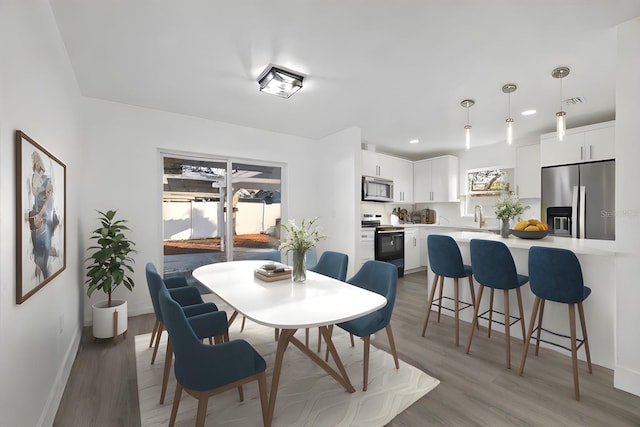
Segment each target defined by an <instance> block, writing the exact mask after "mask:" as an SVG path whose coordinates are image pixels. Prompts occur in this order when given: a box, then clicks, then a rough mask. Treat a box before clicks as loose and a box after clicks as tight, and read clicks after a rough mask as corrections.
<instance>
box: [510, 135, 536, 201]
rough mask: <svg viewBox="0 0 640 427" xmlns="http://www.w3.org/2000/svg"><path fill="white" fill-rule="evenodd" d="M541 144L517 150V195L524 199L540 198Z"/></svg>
mask: <svg viewBox="0 0 640 427" xmlns="http://www.w3.org/2000/svg"><path fill="white" fill-rule="evenodd" d="M540 180H541V174H540V144H534V145H525V146H523V147H518V148H517V149H516V194H517V195H518V197H520V198H522V199H527V198H540V197H541V196H540V194H541V192H540Z"/></svg>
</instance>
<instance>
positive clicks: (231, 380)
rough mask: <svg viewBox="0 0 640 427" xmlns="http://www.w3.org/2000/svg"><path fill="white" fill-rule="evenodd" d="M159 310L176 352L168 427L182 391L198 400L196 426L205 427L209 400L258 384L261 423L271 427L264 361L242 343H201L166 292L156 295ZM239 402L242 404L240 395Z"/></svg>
mask: <svg viewBox="0 0 640 427" xmlns="http://www.w3.org/2000/svg"><path fill="white" fill-rule="evenodd" d="M159 303H160V309H161V311H162V313H163V315H164V323H165V326H166V328H167V331H168V332H169V337H170V338H171V342H172V343H173V351H174V352H175V356H176V357H175V359H176V360H175V366H174V372H175V376H176V380H177V384H176V391H175V396H174V398H173V407H172V409H171V418H170V420H169V426H174V425H175V422H176V416H177V414H178V407H179V406H180V398H181V396H182V391H183V390H184V391H186V392H187V393H188V394H190V395H191V396H193V397H194V398H196V399H197V400H198V410H197V416H196V426H204V421H205V418H206V414H207V404H208V401H209V397H211V396H214V395H216V394H219V393H222V392H224V391H227V390H231V389H233V388H238V389H239V390H241V387H242V385H243V384H246V383H249V382H251V381H256V380H257V381H258V389H259V391H260V403H261V406H262V420H263V424H264V425H265V426H269V425H271V421H270V420H269V417H268V410H267V406H268V402H267V382H266V378H265V370H266V368H267V364H266V362H265V360H264V359H263V358H262V357H261V356H260V355H259V354H258V353H257V352H256V351H255V350H254V349H253V347H252V346H251V345H250V344H249V343H248V342H246V341H245V340H233V341H229V342H224V343H221V344H217V345H206V344H203V343H202V342H200V340H199V338H198V336H197V334H196V333H195V331H194V329H193V328H192V327H191V326H190V324H189V322H188V320H187V317H186V316H185V314H184V311H183V310H182V309H181V308H180V305H179V304H178V303H177V302H176V301H174V300H173V299H172V298H171V296H170V295H169V292H168V291H167V290H166V289H162V290H161V292H160V294H159ZM240 400H241V401H242V400H243V396H242V393H240Z"/></svg>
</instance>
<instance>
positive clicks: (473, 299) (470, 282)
mask: <svg viewBox="0 0 640 427" xmlns="http://www.w3.org/2000/svg"><path fill="white" fill-rule="evenodd" d="M467 277H468V278H469V291H470V292H471V305H472V306H473V308H474V309H475V308H476V291H475V286H473V274H470V275H468V276H467ZM476 328H478V330H480V325H479V324H478V323H476Z"/></svg>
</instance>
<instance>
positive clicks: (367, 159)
mask: <svg viewBox="0 0 640 427" xmlns="http://www.w3.org/2000/svg"><path fill="white" fill-rule="evenodd" d="M377 173H378V155H377V154H376V153H374V152H373V151H367V150H363V151H362V175H367V176H378V175H377Z"/></svg>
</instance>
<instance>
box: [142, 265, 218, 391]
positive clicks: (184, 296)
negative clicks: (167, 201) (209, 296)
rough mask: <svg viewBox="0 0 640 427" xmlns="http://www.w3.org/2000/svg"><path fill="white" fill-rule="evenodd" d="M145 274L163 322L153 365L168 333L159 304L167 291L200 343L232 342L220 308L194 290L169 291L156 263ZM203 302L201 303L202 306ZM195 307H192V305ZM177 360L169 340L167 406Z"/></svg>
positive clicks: (164, 386)
mask: <svg viewBox="0 0 640 427" xmlns="http://www.w3.org/2000/svg"><path fill="white" fill-rule="evenodd" d="M145 273H146V276H147V286H148V287H149V294H150V295H151V303H152V305H153V311H154V313H155V316H156V322H159V326H158V331H157V335H156V336H157V338H156V342H155V348H154V349H153V356H152V358H151V364H153V363H154V362H155V358H156V354H157V352H158V347H159V346H160V337H161V334H162V331H163V330H164V320H163V319H164V317H163V315H162V310H161V308H160V303H159V299H158V298H159V295H160V293H161V292H162V291H164V290H166V291H167V293H168V294H169V295H170V296H171V298H173V299H174V300H175V301H176V303H178V305H180V306H181V309H182V311H183V312H184V313H185V316H187V317H188V319H189V322H190V323H191V324H192V327H193V329H194V330H195V331H196V335H197V336H198V338H200V339H204V338H209V342H210V343H211V342H212V341H211V337H214V339H215V341H216V342H217V343H219V342H223V341H229V334H228V326H227V313H225V312H224V311H218V307H217V306H216V305H215V304H214V303H205V302H203V300H202V297H201V296H200V292H198V290H197V289H195V288H193V287H177V288H172V289H167V287H166V285H165V281H164V280H163V279H162V277H160V275H159V274H158V272H157V270H156V268H155V266H154V265H153V264H152V263H147V265H146V269H145ZM198 301H200V302H198ZM189 303H192V304H189ZM172 358H173V351H172V349H171V340H170V339H167V346H166V354H165V359H164V373H163V377H162V388H161V392H160V403H164V398H165V395H166V391H167V384H168V381H169V371H170V370H171V361H172Z"/></svg>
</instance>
